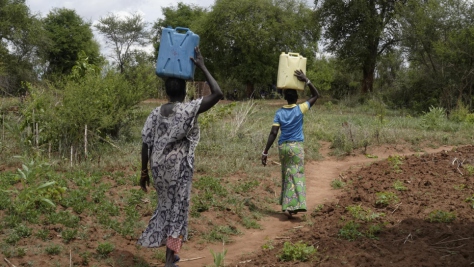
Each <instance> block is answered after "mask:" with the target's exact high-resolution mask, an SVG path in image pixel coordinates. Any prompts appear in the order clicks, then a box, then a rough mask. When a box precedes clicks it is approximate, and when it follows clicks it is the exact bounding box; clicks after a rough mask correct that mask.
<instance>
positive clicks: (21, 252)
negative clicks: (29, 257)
mask: <svg viewBox="0 0 474 267" xmlns="http://www.w3.org/2000/svg"><path fill="white" fill-rule="evenodd" d="M25 255H26V249H25V248H17V249H16V256H17V257H20V258H22V257H24V256H25Z"/></svg>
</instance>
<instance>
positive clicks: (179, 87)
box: [165, 78, 186, 97]
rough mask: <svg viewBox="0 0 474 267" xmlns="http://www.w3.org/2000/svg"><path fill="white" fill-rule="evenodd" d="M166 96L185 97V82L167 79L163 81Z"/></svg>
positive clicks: (177, 79)
mask: <svg viewBox="0 0 474 267" xmlns="http://www.w3.org/2000/svg"><path fill="white" fill-rule="evenodd" d="M165 89H166V94H167V95H168V96H169V97H180V96H185V95H186V81H185V80H183V79H179V78H168V79H166V81H165Z"/></svg>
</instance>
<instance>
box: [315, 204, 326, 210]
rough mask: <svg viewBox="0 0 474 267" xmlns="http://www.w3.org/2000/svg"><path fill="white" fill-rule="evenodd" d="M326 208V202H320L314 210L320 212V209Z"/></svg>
mask: <svg viewBox="0 0 474 267" xmlns="http://www.w3.org/2000/svg"><path fill="white" fill-rule="evenodd" d="M323 208H324V204H319V205H317V206H316V208H314V211H315V212H319V211H322V210H323Z"/></svg>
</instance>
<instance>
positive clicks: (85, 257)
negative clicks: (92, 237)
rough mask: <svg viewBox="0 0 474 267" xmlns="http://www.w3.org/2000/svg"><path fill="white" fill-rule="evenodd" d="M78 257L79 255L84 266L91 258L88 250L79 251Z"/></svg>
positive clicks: (87, 264)
mask: <svg viewBox="0 0 474 267" xmlns="http://www.w3.org/2000/svg"><path fill="white" fill-rule="evenodd" d="M79 257H81V264H82V265H84V266H89V261H90V258H91V253H90V252H89V251H84V252H80V253H79Z"/></svg>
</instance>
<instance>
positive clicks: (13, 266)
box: [3, 258, 16, 267]
mask: <svg viewBox="0 0 474 267" xmlns="http://www.w3.org/2000/svg"><path fill="white" fill-rule="evenodd" d="M3 259H4V260H5V261H6V262H7V263H8V264H10V265H11V266H12V267H16V266H15V265H14V264H13V263H11V262H10V261H9V260H8V259H7V258H3Z"/></svg>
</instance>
